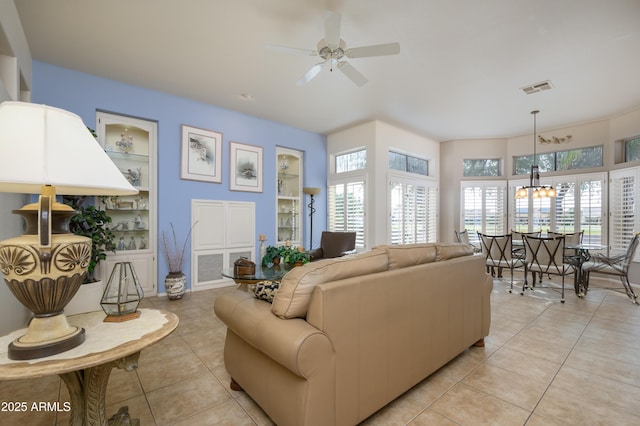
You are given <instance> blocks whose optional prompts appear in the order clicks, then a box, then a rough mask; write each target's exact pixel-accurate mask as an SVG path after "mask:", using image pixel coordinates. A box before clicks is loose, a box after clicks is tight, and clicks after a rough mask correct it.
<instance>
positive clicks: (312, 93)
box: [16, 0, 640, 141]
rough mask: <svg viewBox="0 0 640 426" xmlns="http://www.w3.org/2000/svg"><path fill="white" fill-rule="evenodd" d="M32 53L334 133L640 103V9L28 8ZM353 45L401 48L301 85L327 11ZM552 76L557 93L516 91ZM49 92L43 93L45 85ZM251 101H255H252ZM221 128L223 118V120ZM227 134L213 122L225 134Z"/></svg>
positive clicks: (486, 131)
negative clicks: (366, 125)
mask: <svg viewBox="0 0 640 426" xmlns="http://www.w3.org/2000/svg"><path fill="white" fill-rule="evenodd" d="M16 7H17V9H18V12H19V14H20V18H21V21H22V25H23V27H24V31H25V33H26V36H27V40H28V42H29V46H30V49H31V54H32V56H33V59H36V60H39V61H43V62H47V63H50V64H54V65H59V66H62V67H66V68H72V69H76V70H79V71H83V72H87V73H91V74H95V75H99V76H103V77H106V78H111V79H115V80H120V81H123V82H127V83H131V84H135V85H139V86H143V87H147V88H150V89H155V90H160V91H164V92H168V93H172V94H175V95H179V96H184V97H187V98H192V99H196V100H199V101H203V102H207V103H210V104H214V105H218V106H221V107H224V108H228V109H232V110H236V111H240V112H243V113H246V114H250V115H254V116H258V117H262V118H265V119H268V120H272V121H276V122H280V123H284V124H287V125H290V126H294V127H298V128H301V129H305V130H309V131H312V132H317V133H322V134H329V133H331V132H333V131H335V130H339V129H342V128H345V127H348V126H350V125H353V124H355V123H359V122H363V121H368V120H371V119H380V120H383V121H386V122H389V123H391V124H395V125H398V126H400V127H403V128H406V129H409V130H412V131H415V132H417V133H419V134H422V135H425V136H428V137H431V138H433V139H435V140H438V141H445V140H450V139H463V138H490V137H507V136H514V135H519V134H525V133H529V132H531V127H532V120H531V115H530V114H529V113H530V111H531V110H533V109H540V110H541V112H540V114H539V115H538V127H539V129H541V130H545V129H552V128H557V127H562V126H566V125H572V124H578V123H582V122H588V121H594V120H599V119H603V118H609V117H613V116H616V115H618V114H621V113H624V112H625V111H629V110H631V109H634V108H637V107H639V106H640V0H608V1H602V0H538V1H533V0H483V1H480V0H396V1H391V0H387V1H385V0H342V1H326V0H325V1H321V0H226V1H225V0H183V1H177V0H108V1H105V0H102V1H99V0H48V1H42V0H16ZM325 10H333V11H336V12H339V13H340V14H342V33H341V35H342V38H343V39H344V40H345V41H346V43H347V45H348V47H358V46H364V45H371V44H381V43H388V42H395V41H397V42H399V43H400V46H401V51H400V54H399V55H397V56H383V57H376V58H358V59H350V60H349V62H350V63H351V64H352V65H353V66H355V67H356V68H357V69H358V70H359V71H360V72H362V73H363V74H364V75H365V76H366V77H367V78H368V79H369V83H368V84H366V85H365V86H364V87H361V88H360V87H357V86H356V85H355V84H353V83H352V82H351V81H349V80H348V79H347V78H346V77H345V76H344V75H343V74H342V73H340V72H326V73H325V72H324V71H323V73H321V74H320V75H319V76H318V77H316V78H315V79H314V80H312V81H311V82H310V83H309V84H307V85H305V86H303V87H298V86H296V84H295V83H296V81H297V80H298V79H300V78H301V77H302V75H303V74H304V73H305V72H306V71H307V70H308V69H309V68H310V67H311V66H313V65H314V64H316V63H317V62H318V57H310V56H297V55H290V54H285V53H281V52H276V51H273V50H269V49H265V47H264V46H265V45H266V44H276V45H284V46H291V47H299V48H305V49H315V48H316V44H317V43H318V41H319V40H320V39H321V38H323V34H324V26H323V25H324V22H323V20H324V11H325ZM544 80H550V81H551V83H552V84H553V89H552V90H550V91H545V92H541V93H537V94H533V95H525V94H523V93H522V92H521V91H520V88H521V87H523V86H526V85H529V84H534V83H538V82H541V81H544ZM36 90H37V88H36ZM242 94H248V95H251V97H252V99H250V100H247V99H244V98H243V97H242V96H241V95H242ZM212 126H213V128H219V126H220V124H214V123H212ZM216 126H217V127H216Z"/></svg>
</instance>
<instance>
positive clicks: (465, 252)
mask: <svg viewBox="0 0 640 426" xmlns="http://www.w3.org/2000/svg"><path fill="white" fill-rule="evenodd" d="M436 250H437V254H436V260H437V261H438V262H440V261H442V260H447V259H453V258H456V257H461V256H469V255H472V254H473V247H471V246H470V245H467V244H465V243H438V244H437V245H436Z"/></svg>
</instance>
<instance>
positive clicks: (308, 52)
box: [264, 44, 318, 56]
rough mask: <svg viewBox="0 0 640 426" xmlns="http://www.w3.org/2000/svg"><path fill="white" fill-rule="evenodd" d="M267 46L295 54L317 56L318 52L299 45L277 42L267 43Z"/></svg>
mask: <svg viewBox="0 0 640 426" xmlns="http://www.w3.org/2000/svg"><path fill="white" fill-rule="evenodd" d="M264 47H265V48H267V49H270V50H275V51H277V52H282V53H291V54H293V55H305V56H317V55H318V52H317V51H316V50H311V49H299V48H297V47H287V46H278V45H276V44H265V45H264Z"/></svg>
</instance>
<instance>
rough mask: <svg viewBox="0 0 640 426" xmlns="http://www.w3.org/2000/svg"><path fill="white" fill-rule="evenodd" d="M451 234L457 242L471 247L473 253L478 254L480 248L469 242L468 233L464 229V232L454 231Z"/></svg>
mask: <svg viewBox="0 0 640 426" xmlns="http://www.w3.org/2000/svg"><path fill="white" fill-rule="evenodd" d="M453 232H454V235H455V237H456V241H457V242H459V243H464V244H466V245H469V246H471V247H472V248H473V252H474V253H480V251H481V248H480V247H478V246H477V245H475V244H473V243H472V242H471V240H470V239H469V232H468V231H467V230H466V229H465V230H464V231H458V230H457V229H454V230H453Z"/></svg>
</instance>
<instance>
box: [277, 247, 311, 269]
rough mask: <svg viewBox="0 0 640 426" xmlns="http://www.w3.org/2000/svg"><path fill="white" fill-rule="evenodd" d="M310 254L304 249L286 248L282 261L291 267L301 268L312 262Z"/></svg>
mask: <svg viewBox="0 0 640 426" xmlns="http://www.w3.org/2000/svg"><path fill="white" fill-rule="evenodd" d="M310 258H311V257H310V256H309V253H307V252H306V251H305V250H304V247H293V246H289V247H284V250H283V251H282V261H283V262H284V263H287V264H289V265H291V266H301V265H304V264H305V263H308V262H309V260H310Z"/></svg>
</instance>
